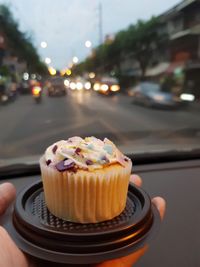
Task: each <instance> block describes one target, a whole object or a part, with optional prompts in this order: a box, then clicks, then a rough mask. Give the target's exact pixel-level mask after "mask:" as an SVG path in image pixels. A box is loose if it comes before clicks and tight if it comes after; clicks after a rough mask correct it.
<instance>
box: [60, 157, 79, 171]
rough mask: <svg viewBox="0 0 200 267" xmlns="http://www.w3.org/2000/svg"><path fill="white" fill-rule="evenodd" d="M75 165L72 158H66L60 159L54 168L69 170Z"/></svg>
mask: <svg viewBox="0 0 200 267" xmlns="http://www.w3.org/2000/svg"><path fill="white" fill-rule="evenodd" d="M74 166H75V163H74V162H73V160H70V159H67V160H62V161H60V162H58V163H57V164H56V169H57V170H58V171H59V172H64V171H66V170H69V169H71V168H73V167H74Z"/></svg>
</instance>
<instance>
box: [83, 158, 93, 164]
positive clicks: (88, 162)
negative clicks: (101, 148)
mask: <svg viewBox="0 0 200 267" xmlns="http://www.w3.org/2000/svg"><path fill="white" fill-rule="evenodd" d="M85 163H86V164H87V165H92V164H93V162H92V161H91V160H90V159H87V160H86V162H85Z"/></svg>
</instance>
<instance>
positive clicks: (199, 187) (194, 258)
mask: <svg viewBox="0 0 200 267" xmlns="http://www.w3.org/2000/svg"><path fill="white" fill-rule="evenodd" d="M133 172H134V173H137V174H139V175H140V176H141V177H142V179H143V186H142V187H143V189H144V190H145V191H147V192H148V193H149V195H150V196H151V197H154V196H162V197H164V198H165V199H166V202H167V211H166V215H165V219H164V221H163V223H162V226H161V229H160V231H159V234H158V235H157V237H156V239H155V240H154V241H153V242H152V243H151V246H150V248H149V250H148V251H147V253H146V254H145V255H144V256H143V257H142V258H141V259H140V261H139V262H138V263H137V264H136V265H134V266H136V267H147V266H148V267H149V266H152V267H153V266H154V267H169V266H170V267H177V266H181V267H188V266H200V249H199V248H200V212H199V207H200V160H198V159H196V160H184V161H177V162H165V163H157V164H156V163H154V164H143V165H136V166H135V167H134V169H133ZM37 180H40V176H39V175H29V176H25V177H21V178H10V179H6V180H1V182H4V181H9V182H12V183H13V184H14V185H15V186H16V188H17V192H19V191H20V190H21V189H22V188H23V187H25V186H27V185H29V184H31V183H33V182H35V181H37ZM11 210H12V207H11V208H10V209H9V210H8V211H7V213H6V214H5V216H4V217H3V218H1V220H0V224H1V225H3V226H5V227H6V223H7V221H8V220H10V219H11V212H12V211H11ZM8 231H9V229H8Z"/></svg>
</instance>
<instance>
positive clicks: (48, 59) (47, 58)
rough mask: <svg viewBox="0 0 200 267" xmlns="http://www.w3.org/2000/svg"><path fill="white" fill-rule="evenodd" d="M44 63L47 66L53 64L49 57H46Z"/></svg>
mask: <svg viewBox="0 0 200 267" xmlns="http://www.w3.org/2000/svg"><path fill="white" fill-rule="evenodd" d="M44 61H45V63H46V64H47V65H48V64H50V63H51V59H50V58H49V57H46V58H45V60H44Z"/></svg>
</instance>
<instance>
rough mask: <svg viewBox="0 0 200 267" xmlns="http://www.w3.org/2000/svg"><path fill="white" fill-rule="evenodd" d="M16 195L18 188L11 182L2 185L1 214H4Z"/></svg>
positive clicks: (0, 186)
mask: <svg viewBox="0 0 200 267" xmlns="http://www.w3.org/2000/svg"><path fill="white" fill-rule="evenodd" d="M15 197H16V189H15V187H14V185H13V184H11V183H3V184H1V185H0V215H2V214H3V213H4V212H5V211H6V209H7V208H8V206H9V205H10V204H11V203H12V201H13V200H14V199H15Z"/></svg>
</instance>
